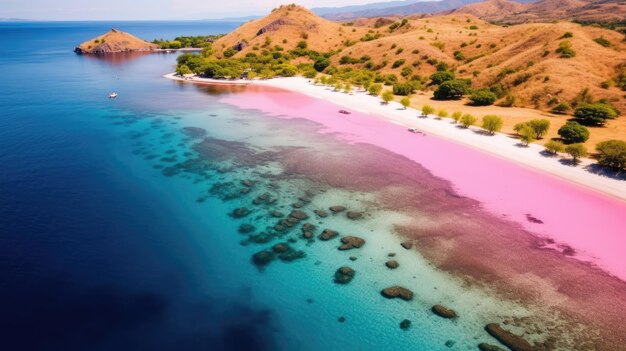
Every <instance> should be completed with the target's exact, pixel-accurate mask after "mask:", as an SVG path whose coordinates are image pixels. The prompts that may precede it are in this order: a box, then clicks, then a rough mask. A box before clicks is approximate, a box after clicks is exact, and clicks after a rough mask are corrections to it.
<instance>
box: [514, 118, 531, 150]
mask: <svg viewBox="0 0 626 351" xmlns="http://www.w3.org/2000/svg"><path fill="white" fill-rule="evenodd" d="M517 126H519V125H516V127H517ZM517 134H519V138H520V140H521V141H522V144H524V145H525V146H528V144H530V143H532V142H533V141H535V131H534V130H533V129H532V128H531V127H530V126H529V125H528V124H526V123H523V124H521V127H520V128H519V129H518V130H517Z"/></svg>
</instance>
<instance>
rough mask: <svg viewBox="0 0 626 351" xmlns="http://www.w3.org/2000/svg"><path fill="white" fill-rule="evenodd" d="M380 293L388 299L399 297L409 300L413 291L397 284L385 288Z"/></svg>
mask: <svg viewBox="0 0 626 351" xmlns="http://www.w3.org/2000/svg"><path fill="white" fill-rule="evenodd" d="M380 294H381V295H383V296H384V297H386V298H388V299H395V298H399V299H402V300H404V301H410V300H412V299H413V292H412V291H411V290H409V289H407V288H403V287H401V286H398V285H394V286H391V287H389V288H385V289H383V290H382V291H381V292H380Z"/></svg>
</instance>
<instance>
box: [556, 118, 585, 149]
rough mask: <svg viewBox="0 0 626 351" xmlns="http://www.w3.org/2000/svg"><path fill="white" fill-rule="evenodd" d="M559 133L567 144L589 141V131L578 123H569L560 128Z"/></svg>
mask: <svg viewBox="0 0 626 351" xmlns="http://www.w3.org/2000/svg"><path fill="white" fill-rule="evenodd" d="M558 133H559V136H560V137H561V139H563V142H564V143H566V144H572V143H584V142H585V141H587V139H589V129H587V128H586V127H584V126H582V125H580V124H579V123H577V122H567V123H566V124H565V125H564V126H562V127H561V128H559V131H558Z"/></svg>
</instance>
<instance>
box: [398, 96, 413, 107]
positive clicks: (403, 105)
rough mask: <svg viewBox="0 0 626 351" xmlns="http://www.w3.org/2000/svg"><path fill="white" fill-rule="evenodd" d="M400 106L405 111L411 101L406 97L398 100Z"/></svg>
mask: <svg viewBox="0 0 626 351" xmlns="http://www.w3.org/2000/svg"><path fill="white" fill-rule="evenodd" d="M400 104H401V105H402V107H404V109H405V110H406V109H407V108H408V107H409V106H410V105H411V99H409V97H408V96H405V97H403V98H402V99H400Z"/></svg>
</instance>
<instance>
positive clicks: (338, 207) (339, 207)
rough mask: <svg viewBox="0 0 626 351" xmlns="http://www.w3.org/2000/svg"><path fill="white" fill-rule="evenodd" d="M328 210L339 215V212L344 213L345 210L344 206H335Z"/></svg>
mask: <svg viewBox="0 0 626 351" xmlns="http://www.w3.org/2000/svg"><path fill="white" fill-rule="evenodd" d="M329 210H330V211H331V212H332V213H339V212H343V211H345V210H346V207H345V206H338V205H336V206H331V207H330V208H329Z"/></svg>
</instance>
